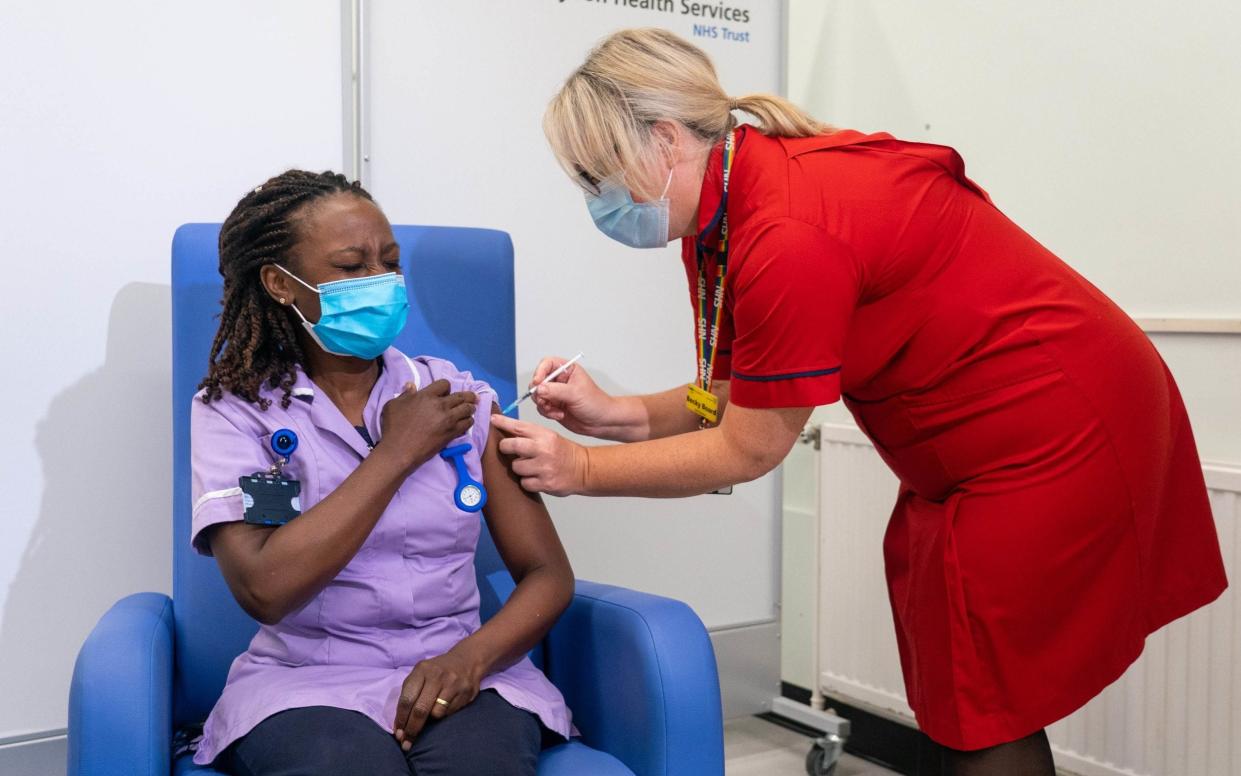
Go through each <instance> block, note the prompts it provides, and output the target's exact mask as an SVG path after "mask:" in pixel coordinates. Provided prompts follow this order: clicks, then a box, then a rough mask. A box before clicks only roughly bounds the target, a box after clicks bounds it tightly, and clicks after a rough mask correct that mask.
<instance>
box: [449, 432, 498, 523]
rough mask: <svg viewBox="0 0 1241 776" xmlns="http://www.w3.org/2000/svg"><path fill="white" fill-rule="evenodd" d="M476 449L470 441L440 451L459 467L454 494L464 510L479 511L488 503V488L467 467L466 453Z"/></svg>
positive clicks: (459, 505) (459, 507) (458, 506)
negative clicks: (472, 475) (471, 474)
mask: <svg viewBox="0 0 1241 776" xmlns="http://www.w3.org/2000/svg"><path fill="white" fill-rule="evenodd" d="M472 449H474V447H473V445H471V444H470V443H469V442H466V443H465V444H460V445H453V446H452V447H446V448H444V449H443V450H441V451H440V458H443V459H444V460H445V461H451V462H452V465H453V466H455V467H456V468H457V490H456V492H454V493H453V494H452V497H453V500H454V501H456V502H457V508H458V509H461V510H462V511H464V512H477V511H478V510H480V509H482V508H483V507H484V506H486V504H487V489H486V488H484V487H483V484H482V483H481V482H478V481H477V480H475V479H474V478H473V477H471V476H470V472H469V470H468V469H466V468H465V454H466V453H468V452H470V450H472Z"/></svg>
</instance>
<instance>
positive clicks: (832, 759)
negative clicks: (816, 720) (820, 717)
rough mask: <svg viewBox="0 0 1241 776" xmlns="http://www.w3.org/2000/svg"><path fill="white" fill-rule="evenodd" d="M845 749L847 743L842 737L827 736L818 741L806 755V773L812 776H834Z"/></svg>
mask: <svg viewBox="0 0 1241 776" xmlns="http://www.w3.org/2000/svg"><path fill="white" fill-rule="evenodd" d="M844 748H845V741H844V739H843V738H841V737H840V736H837V735H826V736H823V737H822V738H820V739H817V740H816V741H815V742H814V746H812V747H810V751H809V752H807V753H806V773H808V774H809V775H810V776H832V774H833V773H835V772H836V765H837V763H839V762H840V755H841V754H843V753H844Z"/></svg>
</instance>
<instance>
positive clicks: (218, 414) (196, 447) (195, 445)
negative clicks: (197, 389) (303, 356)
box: [190, 396, 272, 555]
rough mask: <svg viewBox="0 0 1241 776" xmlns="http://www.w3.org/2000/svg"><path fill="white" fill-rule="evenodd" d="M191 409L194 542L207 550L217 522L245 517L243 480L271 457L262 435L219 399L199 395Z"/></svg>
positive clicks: (259, 469)
mask: <svg viewBox="0 0 1241 776" xmlns="http://www.w3.org/2000/svg"><path fill="white" fill-rule="evenodd" d="M193 402H194V403H193V405H192V406H191V409H190V473H191V480H192V482H191V485H190V496H191V498H192V499H193V505H192V511H191V520H190V522H191V525H190V542H191V543H192V545H193V547H194V549H196V550H198V551H199V552H200V553H202V554H204V555H212V554H214V550H213V548H212V546H211V539H212V538H213V537H214V535H216V534H217V533H218V531H216V530H214V527H215V526H218V525H222V524H226V523H240V522H241V521H243V520H244V519H245V505H244V504H243V500H242V493H241V487H240V485H239V482H238V481H239V480H240V478H241V477H243V476H245V475H247V474H252V473H254V472H256V471H264V470H266V469H267V468H268V467H269V466H271V463H272V454H271V453H269V452H268V451H267V449H266V448H265V447H264V445H263V443H262V441H261V440H260V438H259V435H258V434H257V433H255V432H253V431H250V430H247V429H245V428H243V427H242V425H244V423H241V424H239V422H238V421H236V420H235V419H234V418H233V416H232V414H231V413H230V412H229V409H228V408H227V407H221V406H220V404H219V402H218V401H217V402H212V403H211V404H204V403H203V402H202V400H201V399H200V398H199V397H197V396H196V397H194V399H193Z"/></svg>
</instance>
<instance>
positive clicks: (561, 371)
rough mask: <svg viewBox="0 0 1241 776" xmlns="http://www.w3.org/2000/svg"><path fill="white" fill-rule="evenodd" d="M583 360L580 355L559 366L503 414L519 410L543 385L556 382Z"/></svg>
mask: <svg viewBox="0 0 1241 776" xmlns="http://www.w3.org/2000/svg"><path fill="white" fill-rule="evenodd" d="M581 358H582V354H581V353H578V354H577V355H576V356H574V357H573V358H571V359H569V360H568V361H566V362H564V363H563V364H561V365H560V366H558V367H557V368H556V369H554V370H552V372H551V374H549V375H548V376H547V377H544V378H543V379H542V380H540V381H539V383H538V385H533V386H531V387H530V390H528V391H526V392H525V393H523V394H522V395H521V396H520V397H519V398H517V399H515V400H514V401H513V403H512V404H510V405H508V406H507V407H505V408H504V412H503V414H505V415H507V414H509V413H510V412H512V411H513V410H514V409H516V408H517V405H518V404H521V403H522V402H523V401H525V400H526V399H529V398H530V397H531V396H533V395H534V394H535V392H536V391H538V390H539V386H541V385H543V383H549V382H551V381H552V380H555V379H556V378H557V377H559V376H560V375H562V374H564V373H565V371H566V370H568V369H569V368H570V367H571V366H573V365H574V364H576V363H577V362H578V361H580V360H581Z"/></svg>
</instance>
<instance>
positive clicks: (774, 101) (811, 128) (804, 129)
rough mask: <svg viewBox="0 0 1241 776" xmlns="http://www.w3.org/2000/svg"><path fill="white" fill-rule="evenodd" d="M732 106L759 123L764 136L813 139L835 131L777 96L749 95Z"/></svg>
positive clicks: (735, 100)
mask: <svg viewBox="0 0 1241 776" xmlns="http://www.w3.org/2000/svg"><path fill="white" fill-rule="evenodd" d="M731 106H732V108H733V109H734V110H740V111H744V112H746V113H748V114H750V115H751V116H753V117H754V118H756V119H758V130H759V131H760V132H762V133H763V134H764V135H772V136H774V137H811V136H813V135H822V134H824V133H825V132H830V131H831V127H829V126H827V125H826V124H823V123H820V122H819V121H817V120H816V119H815V118H814V117H813V116H811V115H810V114H809V113H806V112H805V111H804V110H802V109H801V108H799V107H797V106H796V105H794V104H793V103H791V102H789V101H788V100H786V99H784V98H783V97H777V96H776V95H774V94H747V95H745V96H744V97H738V98H736V99H734V100H733V101H732V103H731Z"/></svg>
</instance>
